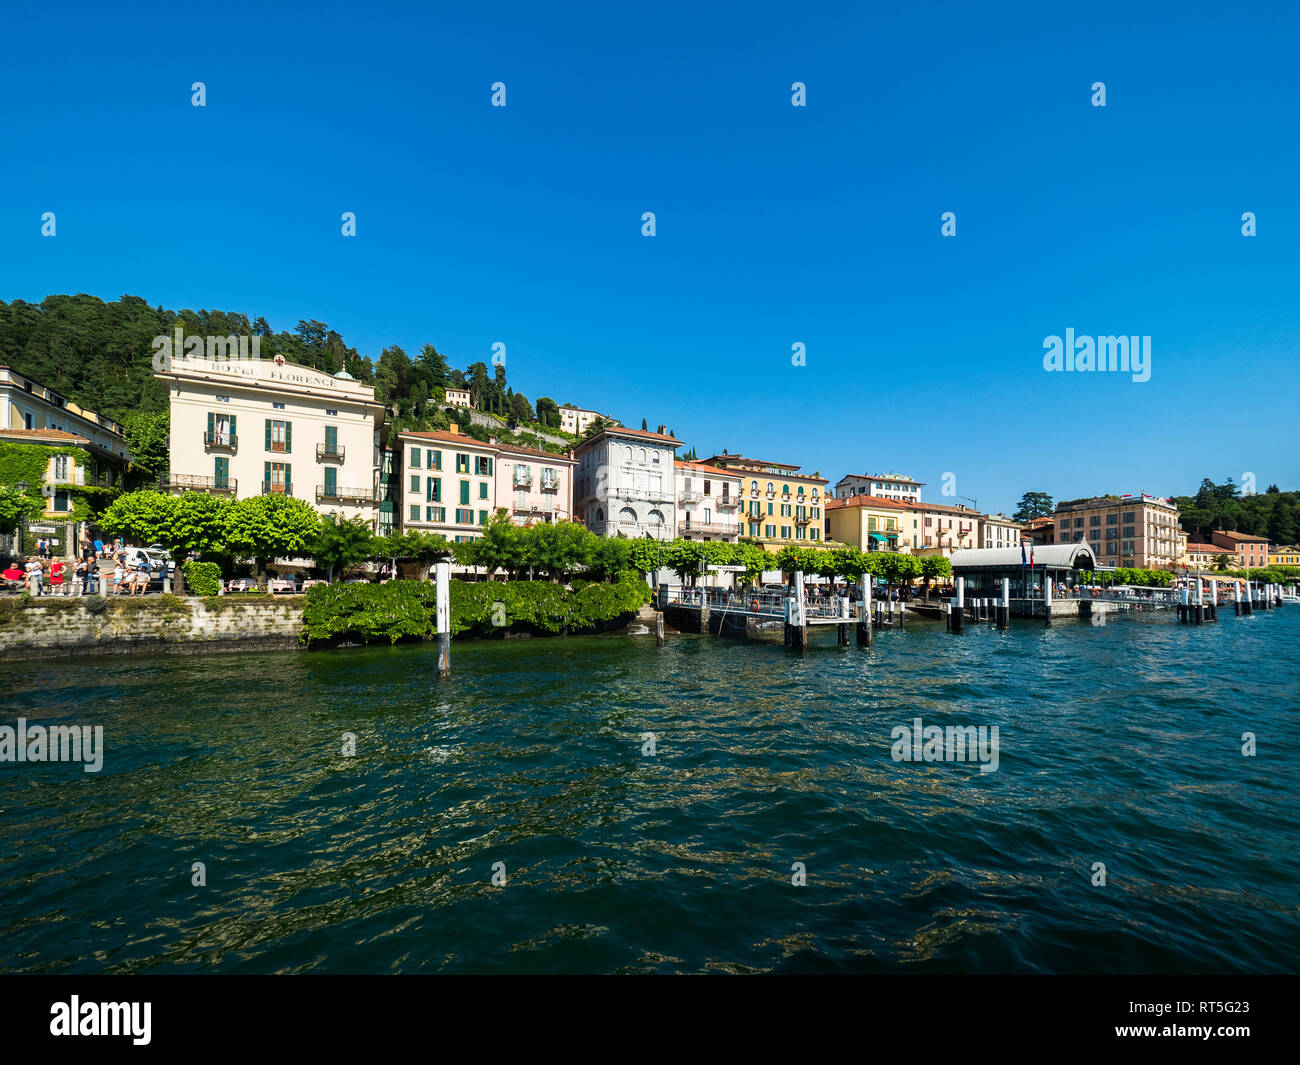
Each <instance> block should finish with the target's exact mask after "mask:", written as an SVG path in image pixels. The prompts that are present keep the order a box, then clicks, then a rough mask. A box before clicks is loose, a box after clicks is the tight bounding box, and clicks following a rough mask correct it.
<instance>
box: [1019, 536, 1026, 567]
mask: <svg viewBox="0 0 1300 1065" xmlns="http://www.w3.org/2000/svg"><path fill="white" fill-rule="evenodd" d="M1020 564H1021V565H1022V566H1025V565H1028V563H1027V562H1026V561H1025V542H1024V541H1023V540H1021V541H1020Z"/></svg>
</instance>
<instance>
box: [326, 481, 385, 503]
mask: <svg viewBox="0 0 1300 1065" xmlns="http://www.w3.org/2000/svg"><path fill="white" fill-rule="evenodd" d="M316 502H317V503H351V504H354V505H356V506H368V505H370V504H372V503H378V502H379V493H378V492H376V491H375V490H374V489H373V488H348V487H347V486H345V485H337V484H318V485H317V486H316Z"/></svg>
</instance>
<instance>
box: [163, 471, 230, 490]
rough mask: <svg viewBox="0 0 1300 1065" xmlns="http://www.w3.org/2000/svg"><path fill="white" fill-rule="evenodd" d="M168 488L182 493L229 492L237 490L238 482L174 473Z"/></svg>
mask: <svg viewBox="0 0 1300 1065" xmlns="http://www.w3.org/2000/svg"><path fill="white" fill-rule="evenodd" d="M167 487H168V488H175V489H177V490H178V491H182V492H230V493H232V494H234V493H235V492H237V491H238V489H239V481H238V479H236V478H234V477H203V476H200V475H197V474H187V473H174V474H172V476H171V477H170V478H169V479H168V481H167Z"/></svg>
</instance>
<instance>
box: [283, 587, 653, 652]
mask: <svg viewBox="0 0 1300 1065" xmlns="http://www.w3.org/2000/svg"><path fill="white" fill-rule="evenodd" d="M449 591H450V600H451V603H450V605H451V634H452V635H453V636H457V635H460V634H461V633H470V634H472V635H478V636H489V635H492V634H494V633H497V632H500V631H501V629H502V626H500V625H498V624H495V623H494V620H495V621H499V620H500V619H501V617H500V613H499V612H498V611H496V610H495V609H494V608H495V604H497V603H500V604H502V607H503V609H504V618H505V626H504V627H506V628H515V629H525V630H533V631H536V632H543V633H561V632H582V631H589V630H591V629H594V628H598V627H599V626H601V625H602V624H605V623H609V622H614V621H617V620H618V619H620V618H622V617H624V616H626V615H627V614H631V613H635V612H636V610H638V609H639V608H640V607H641V606H642V605H643V604H645V603H647V602H649V601H650V589H649V588H648V587H647V586H646V583H645V581H644V580H643V579H642V578H641V576H640V575H639V574H637V575H636V577H635V579H633V580H625V581H618V582H617V583H615V584H603V583H593V584H587V585H584V586H582V587H580V588H577V589H575V590H574V591H572V592H570V591H566V590H565V589H564V587H563V585H559V584H551V583H549V582H547V581H506V582H497V581H488V582H469V581H452V582H451V586H450V589H449ZM494 614H496V615H497V616H496V618H495V619H494ZM435 615H436V592H435V589H434V586H433V584H431V583H429V582H426V581H389V582H388V583H387V584H334V585H323V584H318V585H316V586H315V587H314V588H312V589H310V590H309V591H308V592H307V598H306V603H305V605H304V607H303V634H302V640H303V642H304V643H307V644H312V643H323V642H328V641H331V640H335V639H339V638H343V637H352V638H356V639H360V640H363V641H366V642H371V641H376V640H387V641H388V642H389V643H396V642H397V641H399V640H410V639H425V638H428V637H430V636H433V635H436V633H437V626H436V616H435Z"/></svg>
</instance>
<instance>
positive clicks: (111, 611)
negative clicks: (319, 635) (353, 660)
mask: <svg viewBox="0 0 1300 1065" xmlns="http://www.w3.org/2000/svg"><path fill="white" fill-rule="evenodd" d="M96 607H98V608H99V609H98V610H97V609H96ZM302 608H303V597H302V596H301V595H281V596H276V597H274V598H272V597H271V596H266V595H240V596H221V597H217V598H212V599H199V598H190V597H188V596H175V595H151V596H147V597H144V596H142V597H139V598H136V599H132V598H129V597H126V596H123V597H121V598H120V599H115V598H114V597H112V596H110V597H108V598H107V599H104V600H97V599H96V598H94V597H92V598H89V599H79V598H63V597H58V596H42V597H41V598H39V599H31V600H27V601H23V600H20V599H19V598H17V597H13V598H8V597H6V598H4V599H2V600H0V656H2V657H3V658H5V659H15V658H48V657H53V656H58V655H70V654H122V653H129V654H139V653H154V654H194V653H199V652H202V653H210V652H212V651H223V650H262V649H272V648H298V647H300V646H301V644H300V643H299V640H298V635H299V633H300V632H301V631H302Z"/></svg>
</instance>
